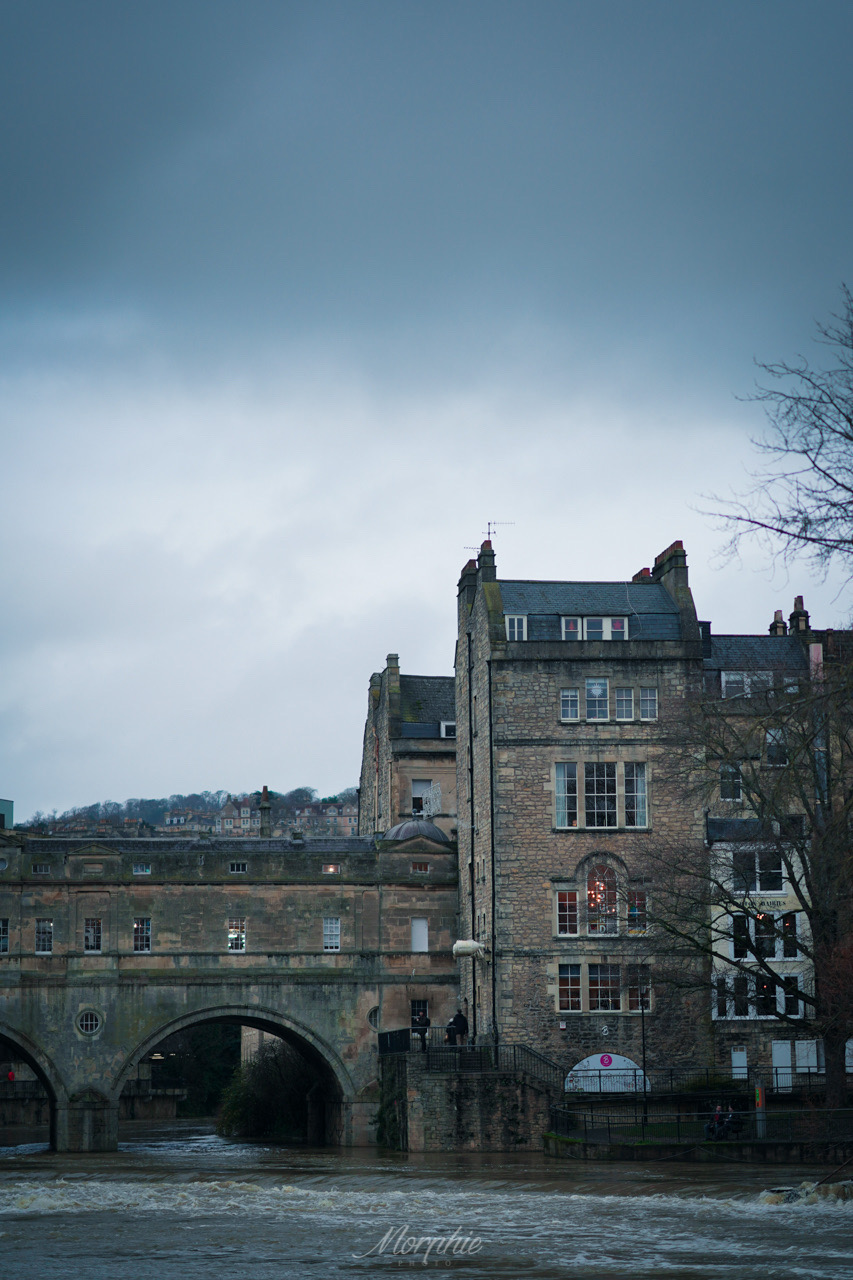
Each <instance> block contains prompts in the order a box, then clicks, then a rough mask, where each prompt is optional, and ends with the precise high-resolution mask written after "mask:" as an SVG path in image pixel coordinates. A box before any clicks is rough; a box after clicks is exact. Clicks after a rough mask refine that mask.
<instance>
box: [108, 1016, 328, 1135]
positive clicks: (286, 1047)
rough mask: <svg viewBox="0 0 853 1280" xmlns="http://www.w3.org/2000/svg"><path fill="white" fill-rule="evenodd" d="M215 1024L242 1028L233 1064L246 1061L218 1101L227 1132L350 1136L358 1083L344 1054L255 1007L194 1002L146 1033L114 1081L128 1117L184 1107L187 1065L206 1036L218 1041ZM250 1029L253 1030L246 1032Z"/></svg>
mask: <svg viewBox="0 0 853 1280" xmlns="http://www.w3.org/2000/svg"><path fill="white" fill-rule="evenodd" d="M217 1025H219V1026H220V1027H232V1028H234V1029H235V1031H236V1030H237V1029H239V1031H240V1033H241V1044H240V1045H239V1046H238V1051H237V1053H236V1054H234V1055H233V1058H232V1062H233V1067H234V1068H235V1069H236V1068H237V1067H238V1066H239V1068H240V1070H239V1079H238V1080H237V1081H233V1080H232V1082H231V1084H230V1085H229V1086H228V1087H227V1088H226V1090H225V1093H224V1094H223V1096H222V1098H221V1099H219V1103H218V1107H217V1110H218V1111H219V1118H220V1121H221V1123H222V1125H223V1131H224V1132H226V1133H230V1134H231V1135H233V1136H245V1137H259V1138H268V1139H271V1140H277V1141H283V1142H288V1141H291V1142H296V1143H300V1144H306V1145H310V1146H325V1145H341V1144H344V1143H346V1142H347V1141H348V1140H349V1113H350V1108H349V1103H350V1102H351V1100H352V1093H353V1089H352V1084H351V1081H350V1077H349V1073H348V1071H347V1069H346V1067H345V1066H344V1064H343V1062H342V1061H341V1060H340V1058H339V1057H338V1055H337V1054H336V1053H335V1052H334V1050H333V1049H331V1048H330V1047H329V1046H328V1045H326V1044H324V1043H323V1042H322V1041H321V1040H320V1039H319V1038H318V1037H317V1036H316V1035H315V1033H314V1032H313V1031H312V1030H311V1029H310V1028H308V1027H305V1026H301V1025H299V1024H297V1023H296V1022H294V1021H292V1020H291V1019H289V1018H287V1017H286V1016H284V1015H282V1014H279V1013H277V1012H274V1011H271V1010H269V1011H268V1010H259V1009H257V1008H251V1009H238V1008H233V1007H232V1008H210V1009H202V1010H196V1011H194V1012H193V1013H191V1014H187V1015H186V1016H184V1017H181V1018H177V1019H173V1020H171V1021H170V1022H168V1023H165V1024H164V1025H163V1026H162V1027H160V1028H159V1029H158V1030H157V1031H156V1032H154V1033H152V1034H151V1035H149V1036H147V1037H146V1039H145V1040H144V1041H143V1042H142V1043H141V1044H139V1045H138V1046H137V1047H136V1049H135V1050H134V1051H133V1053H132V1054H131V1055H130V1057H129V1058H128V1061H127V1063H126V1065H125V1067H124V1069H123V1070H122V1072H121V1074H120V1076H119V1078H118V1081H117V1084H116V1090H115V1096H116V1098H120V1100H121V1112H120V1115H121V1116H122V1118H123V1119H124V1120H127V1119H131V1118H144V1117H145V1116H146V1114H150V1115H151V1118H154V1119H163V1118H166V1115H165V1114H164V1113H168V1114H171V1115H174V1114H175V1104H177V1106H178V1110H179V1113H180V1110H181V1109H184V1110H186V1109H187V1104H186V1101H185V1099H184V1098H182V1097H179V1096H177V1095H180V1094H181V1093H182V1092H183V1091H182V1090H181V1088H180V1073H181V1070H182V1067H183V1068H184V1069H185V1068H186V1066H187V1064H188V1061H189V1060H191V1059H192V1058H193V1057H194V1056H195V1057H197V1056H198V1054H199V1053H200V1052H204V1047H205V1044H207V1045H211V1044H216V1043H217V1038H216V1037H214V1038H205V1037H204V1036H203V1035H201V1034H200V1033H202V1032H204V1030H205V1029H212V1028H214V1027H215V1026H217ZM246 1030H248V1031H249V1034H248V1035H246V1034H242V1033H243V1032H245V1031H246ZM251 1032H254V1033H255V1034H254V1035H252V1034H251ZM258 1033H260V1034H258ZM221 1039H222V1038H221V1037H220V1038H218V1040H219V1043H221ZM197 1065H201V1064H197ZM189 1074H190V1075H191V1076H192V1072H190V1073H189ZM228 1074H230V1073H228V1072H226V1075H228ZM184 1075H185V1077H186V1075H187V1072H186V1070H184ZM220 1078H221V1073H220ZM169 1093H171V1098H169ZM201 1093H202V1094H204V1089H202V1091H201ZM198 1096H200V1095H199V1094H198V1093H197V1094H196V1099H197V1098H198ZM208 1096H209V1095H208ZM170 1102H171V1108H172V1109H171V1111H169V1104H170ZM182 1102H183V1104H184V1105H183V1108H182V1107H181V1103H182ZM146 1103H147V1106H146ZM158 1108H159V1111H160V1114H159V1115H158V1114H157V1112H158ZM120 1123H121V1122H120Z"/></svg>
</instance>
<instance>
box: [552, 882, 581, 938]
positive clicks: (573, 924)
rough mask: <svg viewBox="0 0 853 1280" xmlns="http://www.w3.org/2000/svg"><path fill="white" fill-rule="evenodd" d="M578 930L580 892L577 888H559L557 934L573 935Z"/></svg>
mask: <svg viewBox="0 0 853 1280" xmlns="http://www.w3.org/2000/svg"><path fill="white" fill-rule="evenodd" d="M577 931H578V894H577V890H576V889H558V890H557V935H558V936H559V937H561V938H567V937H571V936H572V935H574V934H576V933H577Z"/></svg>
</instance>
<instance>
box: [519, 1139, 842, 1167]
mask: <svg viewBox="0 0 853 1280" xmlns="http://www.w3.org/2000/svg"><path fill="white" fill-rule="evenodd" d="M544 1148H545V1154H546V1155H548V1156H551V1157H552V1158H554V1159H557V1160H595V1161H600V1160H608V1161H610V1160H612V1161H623V1162H626V1163H641V1164H643V1163H648V1162H650V1161H651V1162H658V1161H662V1160H674V1161H679V1162H683V1163H686V1164H720V1163H730V1164H738V1163H741V1164H762V1165H767V1164H778V1165H828V1166H830V1167H834V1166H839V1165H841V1164H843V1163H844V1162H845V1161H846V1160H849V1159H851V1158H853V1142H851V1141H849V1140H844V1141H838V1142H833V1141H831V1140H830V1141H826V1140H820V1141H812V1142H807V1141H801V1142H777V1141H775V1140H773V1141H760V1140H757V1139H755V1140H753V1141H750V1142H736V1141H732V1140H731V1139H729V1140H728V1141H726V1142H700V1143H696V1144H695V1145H693V1146H687V1145H686V1144H685V1143H677V1142H589V1141H584V1140H583V1139H582V1138H565V1137H561V1136H560V1135H559V1134H556V1133H546V1134H545V1137H544Z"/></svg>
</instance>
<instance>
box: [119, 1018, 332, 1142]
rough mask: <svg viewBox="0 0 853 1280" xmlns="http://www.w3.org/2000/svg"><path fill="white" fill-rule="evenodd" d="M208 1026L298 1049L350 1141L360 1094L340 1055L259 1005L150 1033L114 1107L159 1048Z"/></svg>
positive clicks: (127, 1067) (125, 1073) (125, 1072)
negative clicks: (248, 1030)
mask: <svg viewBox="0 0 853 1280" xmlns="http://www.w3.org/2000/svg"><path fill="white" fill-rule="evenodd" d="M206 1022H226V1023H232V1024H237V1025H239V1026H247V1027H254V1028H256V1029H257V1030H259V1031H266V1032H268V1033H269V1034H271V1035H274V1036H277V1037H279V1038H280V1039H282V1040H284V1041H286V1042H287V1043H288V1044H291V1045H292V1046H293V1047H294V1048H296V1049H297V1050H298V1051H299V1053H300V1054H301V1055H302V1056H303V1057H304V1058H305V1059H306V1060H307V1061H308V1062H309V1063H310V1064H311V1065H312V1066H313V1067H314V1068H316V1070H317V1073H318V1079H319V1081H320V1082H322V1084H323V1085H324V1086H325V1088H326V1091H327V1093H328V1094H329V1095H330V1101H332V1103H333V1105H334V1108H335V1110H336V1111H337V1113H338V1114H337V1118H336V1120H335V1121H334V1122H333V1123H332V1125H331V1128H332V1129H333V1130H334V1132H335V1133H336V1134H337V1139H338V1140H340V1141H341V1142H343V1143H346V1142H348V1141H349V1137H350V1135H349V1130H350V1109H351V1105H352V1102H353V1099H354V1097H355V1092H356V1090H355V1086H354V1084H353V1081H352V1077H351V1075H350V1073H349V1071H348V1070H347V1067H346V1066H345V1064H344V1063H343V1061H342V1060H341V1058H340V1056H339V1054H337V1053H336V1052H335V1050H334V1049H333V1048H332V1047H331V1046H330V1045H329V1044H328V1043H327V1042H326V1041H325V1040H323V1039H322V1038H321V1037H320V1036H318V1035H317V1033H316V1032H315V1031H313V1030H312V1029H311V1027H308V1026H306V1025H305V1024H304V1023H302V1022H299V1021H298V1020H297V1019H295V1018H290V1017H288V1016H287V1015H286V1014H283V1013H281V1012H280V1011H279V1010H276V1009H267V1008H263V1007H259V1006H258V1005H256V1004H252V1005H239V1004H235V1005H231V1004H228V1005H209V1006H206V1007H203V1008H200V1009H194V1010H192V1011H189V1012H187V1013H185V1014H182V1015H181V1016H180V1017H177V1018H169V1019H167V1020H166V1021H164V1022H163V1023H162V1024H161V1025H160V1026H159V1027H158V1028H157V1030H156V1031H151V1032H149V1033H148V1035H146V1036H145V1038H144V1039H143V1040H141V1041H140V1042H139V1044H138V1045H137V1046H136V1047H135V1049H133V1050H132V1052H131V1053H130V1054H129V1055H128V1057H127V1060H126V1062H125V1064H124V1066H123V1067H122V1069H121V1071H120V1072H119V1073H118V1075H117V1076H116V1077H115V1079H114V1082H113V1085H112V1094H111V1097H112V1102H113V1104H114V1105H117V1103H118V1099H119V1097H120V1095H121V1091H122V1089H123V1088H124V1086H125V1084H126V1083H127V1081H128V1080H130V1079H131V1078H132V1077H133V1075H134V1073H135V1072H136V1070H137V1067H138V1065H139V1063H140V1062H141V1061H142V1059H143V1058H145V1057H146V1055H147V1054H149V1053H151V1052H152V1051H153V1050H154V1049H155V1048H156V1047H157V1045H158V1044H160V1043H162V1041H163V1040H166V1039H168V1037H169V1036H173V1035H175V1034H176V1033H177V1032H179V1031H186V1030H187V1029H188V1028H190V1027H195V1026H199V1025H201V1024H203V1023H206Z"/></svg>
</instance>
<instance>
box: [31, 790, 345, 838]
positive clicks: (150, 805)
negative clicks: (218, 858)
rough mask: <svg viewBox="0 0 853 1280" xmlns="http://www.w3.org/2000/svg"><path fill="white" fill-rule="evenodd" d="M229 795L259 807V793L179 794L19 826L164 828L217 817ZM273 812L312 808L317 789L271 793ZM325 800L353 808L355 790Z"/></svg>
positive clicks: (107, 803) (38, 816)
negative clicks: (188, 816) (192, 817)
mask: <svg viewBox="0 0 853 1280" xmlns="http://www.w3.org/2000/svg"><path fill="white" fill-rule="evenodd" d="M229 795H230V796H231V798H232V799H233V800H238V801H239V800H249V801H251V802H252V803H253V805H257V803H258V801H259V800H260V796H261V793H260V791H250V792H245V791H231V792H228V791H197V792H196V791H194V792H191V793H190V794H189V795H182V794H179V793H176V794H174V795H170V796H164V797H162V798H161V799H159V800H138V799H132V800H125V801H124V803H123V804H119V803H118V802H117V801H115V800H103V801H100V802H98V803H96V804H88V805H81V806H78V807H77V808H74V809H66V811H65V812H64V813H57V812H56V811H54V812H53V813H42V812H41V811H39V812H37V813H34V814H33V816H32V817H31V818H30V819H29V821H27V822H22V823H19V824H18V825H19V826H21V827H26V828H33V827H36V828H43V827H44V828H46V827H53V826H55V825H56V824H57V823H72V822H76V823H86V824H89V825H94V824H96V823H99V822H106V823H108V824H109V825H110V826H119V825H121V824H122V823H124V822H125V821H129V822H143V823H145V824H146V825H148V826H150V827H159V826H162V824H163V821H164V818H165V815H166V813H168V812H173V811H174V810H176V809H177V810H180V809H184V810H186V809H191V810H192V811H193V812H194V813H199V814H216V813H218V812H219V810H220V809H221V808H222V806H223V805H224V804H225V803H226V802H227V800H228V797H229ZM269 796H270V801H271V805H272V812H273V814H274V815H277V816H286V815H289V814H292V813H294V812H295V810H296V809H299V808H302V807H303V806H304V805H307V804H312V803H314V802H315V801H316V800H317V799H318V796H317V791H316V789H315V788H314V787H294V788H293V790H291V791H284V792H281V791H270V793H269ZM323 799H324V800H328V801H331V800H336V801H340V802H341V803H343V804H346V803H351V804H354V803H355V801H356V788H355V787H347V788H346V789H345V790H343V791H340V792H338V794H337V795H336V796H324V797H323Z"/></svg>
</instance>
